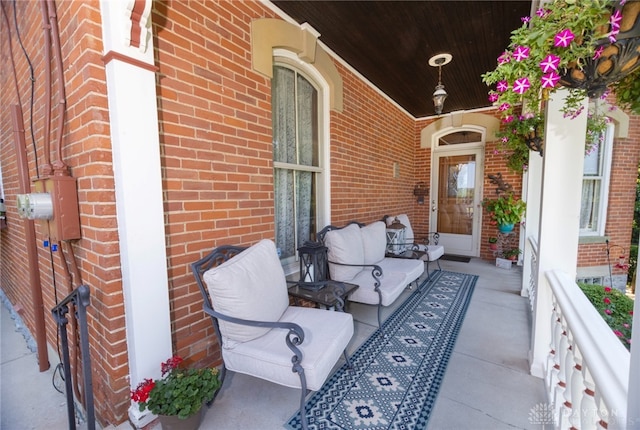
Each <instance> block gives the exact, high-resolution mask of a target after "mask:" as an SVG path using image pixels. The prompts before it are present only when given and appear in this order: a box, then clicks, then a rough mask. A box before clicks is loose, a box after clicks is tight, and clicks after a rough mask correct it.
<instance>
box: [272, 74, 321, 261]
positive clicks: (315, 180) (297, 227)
mask: <svg viewBox="0 0 640 430" xmlns="http://www.w3.org/2000/svg"><path fill="white" fill-rule="evenodd" d="M271 95H272V96H271V103H272V122H273V167H274V194H275V197H274V199H275V236H276V247H277V248H278V250H279V253H280V258H281V261H282V263H283V266H285V272H287V273H292V272H295V270H296V269H297V266H296V264H295V263H296V261H297V258H298V256H297V252H296V250H297V248H298V247H300V246H301V245H303V244H304V242H305V241H307V240H315V234H316V232H317V231H318V230H320V229H322V228H323V227H324V225H325V223H326V222H327V220H328V216H327V215H328V196H327V193H326V192H325V190H327V189H328V184H327V183H326V180H327V173H325V169H326V168H327V166H326V164H327V163H326V160H327V158H328V157H327V155H326V152H325V151H326V149H327V148H326V147H327V145H326V144H325V143H324V139H325V136H326V134H327V133H326V131H325V130H326V128H325V118H326V117H327V116H328V115H327V114H326V113H325V112H324V110H325V97H324V96H323V90H322V87H321V86H319V85H317V84H316V83H315V81H314V80H313V79H312V78H311V77H310V76H309V75H307V74H305V73H304V72H303V71H301V70H299V69H298V68H296V67H294V66H292V65H291V64H288V63H286V62H277V63H275V64H274V67H273V79H272V83H271Z"/></svg>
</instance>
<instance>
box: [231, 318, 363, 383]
mask: <svg viewBox="0 0 640 430" xmlns="http://www.w3.org/2000/svg"><path fill="white" fill-rule="evenodd" d="M281 321H289V322H294V323H296V324H298V325H299V326H300V327H302V329H303V330H304V335H305V338H304V342H303V343H302V345H300V346H299V348H300V350H301V351H302V354H303V357H302V367H303V368H304V373H305V375H306V378H307V388H308V389H310V390H313V391H317V390H319V389H320V387H322V384H323V383H324V381H325V380H326V379H327V376H328V375H329V372H331V370H332V369H333V366H334V365H335V363H336V362H337V361H338V359H339V358H340V355H341V354H342V353H343V352H344V350H345V348H346V347H347V344H348V343H349V341H350V340H351V336H353V318H352V316H351V314H347V313H344V312H334V311H328V310H322V309H311V308H303V307H296V306H291V307H289V308H288V309H287V310H286V311H285V312H284V314H283V315H282V318H281ZM286 335H287V330H284V329H272V330H271V331H269V332H268V333H267V334H265V335H264V336H261V337H259V338H257V339H254V340H252V341H249V342H244V343H241V344H237V345H235V346H234V347H232V348H223V349H222V357H223V359H224V362H225V365H226V366H227V368H228V369H229V370H232V371H234V372H239V373H245V374H247V375H252V376H256V377H258V378H261V379H266V380H268V381H271V382H275V383H276V384H280V385H285V386H287V387H296V388H300V379H299V377H298V374H297V373H294V372H292V371H291V369H292V365H291V357H292V356H293V353H292V352H291V350H290V349H289V348H288V347H287V345H286V343H285V338H286Z"/></svg>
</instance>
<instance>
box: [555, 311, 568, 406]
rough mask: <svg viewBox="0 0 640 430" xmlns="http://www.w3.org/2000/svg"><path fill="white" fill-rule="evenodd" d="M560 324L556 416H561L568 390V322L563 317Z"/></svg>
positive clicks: (557, 353)
mask: <svg viewBox="0 0 640 430" xmlns="http://www.w3.org/2000/svg"><path fill="white" fill-rule="evenodd" d="M560 323H561V324H562V333H561V334H560V341H559V343H558V350H557V351H556V356H557V361H558V364H557V366H558V373H557V378H558V382H557V383H556V384H555V386H554V392H553V403H554V406H555V411H556V416H558V417H559V416H560V415H559V414H560V412H561V411H562V407H563V400H564V391H565V390H566V387H567V385H566V382H567V368H566V360H567V352H568V350H569V341H568V338H567V332H566V330H567V326H566V320H565V319H564V317H562V316H561V318H560Z"/></svg>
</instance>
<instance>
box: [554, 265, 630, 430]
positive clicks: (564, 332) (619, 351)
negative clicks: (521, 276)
mask: <svg viewBox="0 0 640 430" xmlns="http://www.w3.org/2000/svg"><path fill="white" fill-rule="evenodd" d="M545 275H546V278H547V280H548V282H549V285H550V286H551V290H552V300H553V309H552V317H551V327H550V329H551V345H550V348H549V350H550V352H549V356H548V360H547V366H546V375H545V385H546V387H547V390H548V394H549V400H550V402H551V404H552V405H553V407H554V418H555V423H556V428H560V429H569V428H577V429H581V430H588V429H602V428H606V429H609V430H610V429H625V428H627V424H626V422H627V419H626V417H627V393H628V388H629V387H628V385H629V380H628V378H629V366H630V354H629V351H627V349H626V348H625V347H624V346H623V345H622V343H621V342H620V341H619V340H618V339H617V338H616V336H615V334H614V333H613V331H612V330H611V329H610V328H609V326H608V325H607V323H606V322H605V321H604V320H603V319H602V317H601V316H600V315H599V314H598V312H597V311H596V309H595V308H594V307H593V305H592V304H591V303H590V302H589V300H588V299H587V297H586V296H585V295H584V294H583V293H582V291H581V290H580V288H579V287H578V285H577V284H576V283H575V281H574V280H573V279H571V277H570V276H569V275H567V274H566V273H564V272H560V271H550V272H547V273H546V274H545Z"/></svg>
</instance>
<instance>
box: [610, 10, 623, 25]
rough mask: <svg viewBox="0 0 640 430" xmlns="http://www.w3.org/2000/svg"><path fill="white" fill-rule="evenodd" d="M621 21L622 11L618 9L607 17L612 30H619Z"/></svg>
mask: <svg viewBox="0 0 640 430" xmlns="http://www.w3.org/2000/svg"><path fill="white" fill-rule="evenodd" d="M621 22H622V13H621V12H620V11H619V10H616V11H615V12H614V13H613V15H611V17H610V18H609V23H610V24H611V29H612V30H620V23H621Z"/></svg>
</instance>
